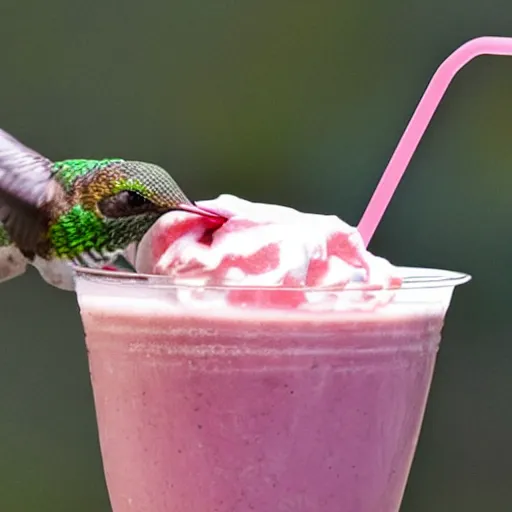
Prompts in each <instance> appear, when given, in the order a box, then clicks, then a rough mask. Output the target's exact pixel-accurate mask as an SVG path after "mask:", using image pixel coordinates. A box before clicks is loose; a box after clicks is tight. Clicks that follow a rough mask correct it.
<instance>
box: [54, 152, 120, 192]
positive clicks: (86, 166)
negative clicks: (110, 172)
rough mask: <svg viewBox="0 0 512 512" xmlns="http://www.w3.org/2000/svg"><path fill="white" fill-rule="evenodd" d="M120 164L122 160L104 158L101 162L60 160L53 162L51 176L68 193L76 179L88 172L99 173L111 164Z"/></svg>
mask: <svg viewBox="0 0 512 512" xmlns="http://www.w3.org/2000/svg"><path fill="white" fill-rule="evenodd" d="M122 162H124V160H122V159H120V158H106V159H103V160H85V159H73V160H61V161H59V162H54V164H53V168H52V174H53V176H54V177H55V179H56V180H57V181H58V182H59V183H61V184H62V186H63V187H64V189H65V190H66V191H69V190H70V189H71V188H72V187H73V184H74V183H75V181H76V180H77V179H78V178H80V177H82V176H86V175H87V174H89V173H90V172H93V171H101V170H103V169H106V168H108V167H111V166H112V164H117V163H122Z"/></svg>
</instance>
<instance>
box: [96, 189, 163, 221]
mask: <svg viewBox="0 0 512 512" xmlns="http://www.w3.org/2000/svg"><path fill="white" fill-rule="evenodd" d="M98 208H99V210H100V212H101V213H102V214H103V215H104V216H105V217H110V218H118V217H130V216H132V215H140V214H142V213H147V212H151V211H158V207H157V206H156V205H155V204H154V203H152V202H151V201H150V200H149V199H147V198H145V197H144V196H143V195H142V194H139V193H138V192H135V191H133V190H123V191H121V192H118V193H117V194H115V195H113V196H108V197H105V198H103V199H102V200H101V201H99V202H98Z"/></svg>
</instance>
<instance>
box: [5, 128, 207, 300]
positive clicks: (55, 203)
mask: <svg viewBox="0 0 512 512" xmlns="http://www.w3.org/2000/svg"><path fill="white" fill-rule="evenodd" d="M172 210H184V211H189V212H193V213H197V214H200V215H207V216H212V214H211V213H209V212H206V211H203V210H201V209H200V208H198V207H196V206H195V204H194V203H193V202H192V201H190V200H189V199H188V198H187V196H186V195H185V194H184V193H183V191H182V190H181V188H180V187H179V186H178V185H177V183H176V182H175V181H174V180H173V179H172V178H171V176H170V175H169V174H168V173H167V172H166V171H165V170H164V169H163V168H161V167H159V166H158V165H155V164H152V163H147V162H138V161H131V160H124V159H121V158H105V159H101V160H89V159H69V160H61V161H55V162H52V161H51V160H49V159H48V158H46V157H44V156H42V155H40V154H39V153H37V152H36V151H34V150H32V149H30V148H28V147H26V146H24V145H23V144H22V143H21V142H19V141H18V140H16V139H15V138H14V137H12V136H11V135H10V134H8V133H7V132H5V131H3V130H1V129H0V282H2V281H6V280H9V279H12V278H14V277H17V276H19V275H21V274H23V273H24V272H25V270H26V268H27V265H32V266H34V267H35V268H36V269H37V270H38V271H39V273H40V275H41V276H42V278H43V279H44V280H45V281H46V282H47V283H49V284H51V285H52V286H55V287H57V288H60V289H63V290H68V291H72V290H74V282H73V272H72V266H73V265H78V266H85V267H90V268H102V267H105V266H108V265H111V264H113V263H114V262H116V260H117V259H119V258H121V259H123V257H124V261H125V263H126V261H127V260H128V261H129V260H130V258H129V257H128V256H127V255H128V254H129V253H131V254H133V251H134V250H135V248H136V244H137V243H138V242H139V241H140V240H141V239H142V237H143V236H144V234H145V233H146V231H147V230H148V229H149V228H150V227H151V226H152V225H153V224H154V222H155V221H156V220H157V219H158V218H159V217H160V216H161V215H163V214H164V213H167V212H170V211H172ZM132 261H133V258H132Z"/></svg>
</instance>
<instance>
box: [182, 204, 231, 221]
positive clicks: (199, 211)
mask: <svg viewBox="0 0 512 512" xmlns="http://www.w3.org/2000/svg"><path fill="white" fill-rule="evenodd" d="M178 209H179V210H182V211H185V212H190V213H195V214H196V215H201V217H209V218H210V219H215V220H217V221H218V222H219V224H224V222H226V220H227V219H226V218H225V217H223V216H222V215H219V214H218V213H216V212H212V211H210V210H207V209H205V208H200V207H199V206H196V205H194V204H180V205H178Z"/></svg>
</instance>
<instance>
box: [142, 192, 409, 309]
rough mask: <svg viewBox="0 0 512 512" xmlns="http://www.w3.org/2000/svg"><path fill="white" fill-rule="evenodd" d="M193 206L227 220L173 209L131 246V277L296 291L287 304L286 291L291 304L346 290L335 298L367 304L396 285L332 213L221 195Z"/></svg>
mask: <svg viewBox="0 0 512 512" xmlns="http://www.w3.org/2000/svg"><path fill="white" fill-rule="evenodd" d="M197 205H198V206H199V207H200V208H203V209H206V210H208V211H211V212H214V213H218V214H219V215H221V216H222V217H224V218H226V219H227V220H226V221H225V222H223V223H222V222H220V221H219V220H218V219H215V218H209V217H201V216H198V215H195V214H192V213H188V212H181V211H174V212H170V213H168V214H166V215H164V216H163V217H161V218H160V219H159V220H158V221H157V222H156V224H155V225H154V226H153V227H152V228H151V229H150V230H149V231H148V233H147V234H146V235H145V237H144V238H143V240H142V241H141V243H140V245H139V247H138V250H137V256H136V260H135V267H136V270H137V272H140V273H145V274H158V275H165V276H169V277H170V278H172V281H173V282H174V283H176V284H182V285H193V286H194V287H198V286H199V287H211V286H233V287H274V288H275V287H279V288H303V289H302V290H300V291H296V292H295V293H294V294H293V299H291V297H292V292H287V293H288V294H290V295H289V298H290V300H288V299H285V300H284V302H289V303H290V304H289V305H290V306H292V303H293V307H304V306H307V305H309V306H313V305H314V304H315V303H317V304H318V303H322V304H323V303H324V302H325V301H326V300H331V302H333V303H339V302H340V291H345V292H347V291H349V290H352V291H353V292H354V293H351V294H347V293H344V294H341V295H344V299H345V300H344V302H346V300H347V299H349V301H350V302H351V303H352V304H353V303H354V302H358V303H360V304H361V305H362V304H365V305H366V307H368V306H370V304H373V305H375V304H374V303H375V299H376V298H378V300H377V302H378V303H381V302H382V300H384V301H385V302H388V301H389V300H390V297H391V296H392V293H391V295H390V294H389V293H387V294H386V293H384V290H388V291H390V290H391V291H392V290H393V289H396V288H398V287H399V286H400V284H401V278H400V277H399V273H398V271H397V269H396V268H395V267H394V266H393V265H391V264H390V263H389V262H388V261H387V260H385V259H384V258H380V257H377V256H374V255H373V254H371V253H370V252H369V251H367V250H366V249H365V247H364V243H363V240H362V238H361V236H360V234H359V232H358V231H357V229H356V228H354V227H352V226H350V225H348V224H347V223H345V222H343V221H342V220H341V219H339V218H338V217H336V216H333V215H317V214H311V213H302V212H299V211H297V210H295V209H293V208H288V207H285V206H277V205H270V204H262V203H252V202H249V201H246V200H243V199H240V198H238V197H235V196H232V195H227V194H224V195H221V196H219V197H218V198H217V199H214V200H209V201H201V202H198V203H197ZM304 287H307V288H314V289H315V290H318V289H322V290H324V291H325V293H324V294H319V293H318V291H307V290H305V289H304ZM379 290H381V292H380V293H377V294H375V293H374V292H376V291H377V292H378V291H379ZM229 293H230V296H231V302H238V303H244V301H245V302H251V298H250V292H242V291H240V290H239V291H237V290H233V291H230V292H229ZM252 293H255V292H252ZM269 293H270V294H272V293H273V294H274V295H275V293H276V292H275V290H271V291H270V292H269ZM258 296H261V294H260V295H258ZM258 300H259V299H258ZM366 307H365V309H366Z"/></svg>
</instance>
